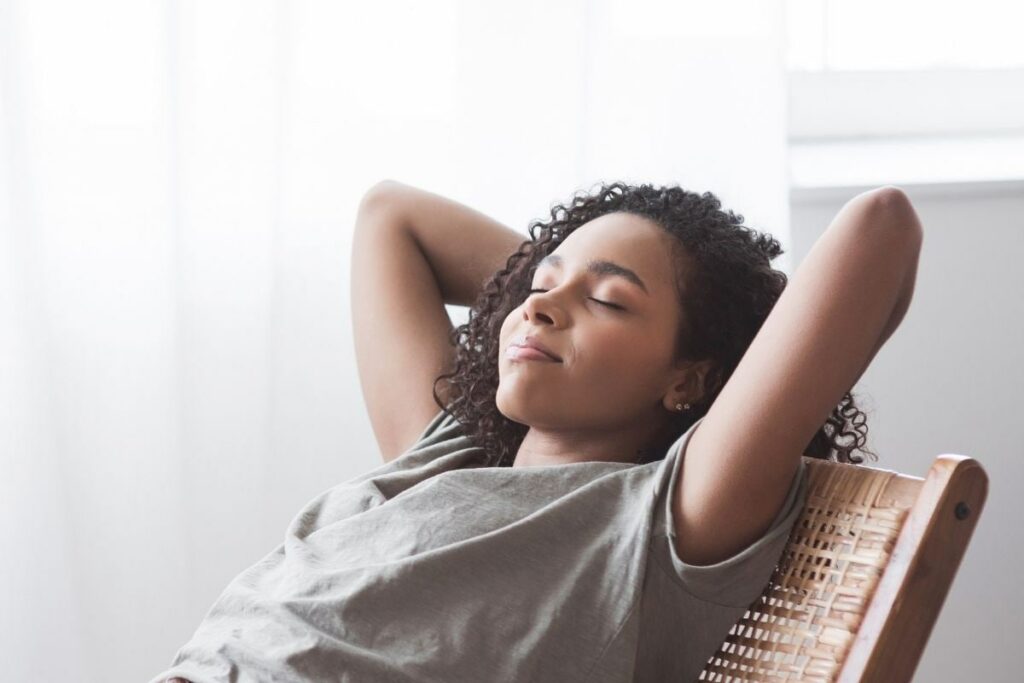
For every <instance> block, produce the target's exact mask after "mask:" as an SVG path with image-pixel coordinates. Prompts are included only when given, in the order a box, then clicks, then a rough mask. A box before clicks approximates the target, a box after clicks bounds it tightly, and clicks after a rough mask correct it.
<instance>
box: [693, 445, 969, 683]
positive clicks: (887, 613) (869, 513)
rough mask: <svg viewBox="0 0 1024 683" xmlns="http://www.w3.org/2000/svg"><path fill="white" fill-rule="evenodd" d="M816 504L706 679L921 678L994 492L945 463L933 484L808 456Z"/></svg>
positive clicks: (958, 458)
mask: <svg viewBox="0 0 1024 683" xmlns="http://www.w3.org/2000/svg"><path fill="white" fill-rule="evenodd" d="M804 460H805V461H806V463H807V465H808V468H809V470H808V475H809V477H808V489H807V493H808V495H807V503H806V505H805V506H804V509H803V511H802V513H801V516H800V518H799V519H798V520H797V521H796V522H795V523H794V525H793V530H792V532H791V533H790V537H789V541H788V543H787V545H786V548H785V550H784V551H783V553H782V556H781V558H780V560H779V564H778V566H777V567H776V569H775V571H774V572H773V574H772V577H771V579H770V581H769V584H768V585H767V586H766V587H765V590H764V592H763V593H762V594H761V596H760V597H759V598H758V599H757V600H755V601H754V602H753V603H752V604H751V605H750V607H749V608H748V609H747V612H746V614H745V615H744V616H743V618H742V619H740V621H739V622H737V624H736V625H735V626H733V628H732V629H731V630H730V631H729V635H728V637H727V638H726V641H725V642H724V643H723V644H722V646H721V647H720V648H719V650H718V652H716V653H715V654H714V655H713V656H712V657H711V659H709V660H708V663H707V664H706V665H705V667H704V671H703V672H702V673H701V675H700V678H699V679H698V680H700V681H721V682H723V683H739V682H741V681H805V682H808V683H818V682H821V683H825V682H826V681H827V682H830V683H831V682H833V681H838V682H841V683H854V682H855V681H862V682H865V683H868V682H870V683H874V682H876V681H885V682H886V683H902V682H904V681H910V679H911V676H913V674H914V670H915V669H916V668H917V663H918V660H919V659H920V657H921V652H922V651H923V650H924V646H925V643H926V642H927V641H928V637H929V635H930V634H931V631H932V627H933V626H934V624H935V620H936V618H937V617H938V614H939V610H940V609H941V608H942V603H943V602H944V601H945V599H946V594H947V593H948V591H949V586H950V584H951V583H952V581H953V576H954V575H955V574H956V571H957V568H958V567H959V565H960V560H961V558H962V557H963V554H964V551H965V550H966V549H967V543H968V541H969V540H970V538H971V534H972V532H973V531H974V526H975V524H976V523H977V521H978V516H979V514H980V513H981V509H982V506H983V504H984V502H985V497H986V494H987V492H988V476H987V475H986V473H985V470H984V469H983V468H982V467H981V465H980V464H979V463H978V462H977V461H976V460H973V459H972V458H968V457H965V456H962V455H940V456H938V457H937V458H936V459H935V462H934V464H933V465H932V467H931V470H930V471H929V472H928V476H927V478H925V479H921V478H920V477H912V476H907V475H904V474H900V473H898V472H893V471H891V470H884V469H878V468H873V467H867V466H865V465H852V464H844V463H837V462H828V461H824V460H819V459H815V458H807V457H806V456H805V457H804Z"/></svg>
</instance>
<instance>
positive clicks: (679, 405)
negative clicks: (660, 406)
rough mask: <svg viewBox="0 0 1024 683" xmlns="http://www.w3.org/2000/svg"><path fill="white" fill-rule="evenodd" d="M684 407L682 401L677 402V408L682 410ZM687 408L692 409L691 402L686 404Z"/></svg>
mask: <svg viewBox="0 0 1024 683" xmlns="http://www.w3.org/2000/svg"><path fill="white" fill-rule="evenodd" d="M682 409H683V404H682V403H677V404H676V410H680V411H681V410H682ZM686 409H687V410H689V409H690V404H689V403H687V404H686Z"/></svg>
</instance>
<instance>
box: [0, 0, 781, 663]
mask: <svg viewBox="0 0 1024 683" xmlns="http://www.w3.org/2000/svg"><path fill="white" fill-rule="evenodd" d="M721 6H727V7H728V8H729V9H728V11H723V10H721V9H717V8H718V7H721ZM736 17H741V18H742V19H735V18H736ZM782 23H783V22H782V15H781V6H780V5H779V4H778V3H775V2H772V3H760V2H755V1H754V0H748V1H746V2H732V3H721V4H720V5H716V8H713V9H708V8H707V7H704V6H703V5H701V4H698V3H696V2H692V3H691V2H684V3H668V2H653V1H651V0H647V1H645V2H635V1H634V2H629V3H627V2H625V1H624V0H620V1H616V2H613V1H611V0H606V1H602V2H584V1H583V0H575V1H566V2H558V3H550V2H541V1H540V0H532V1H528V2H525V3H519V4H517V5H515V6H507V5H500V6H499V5H497V4H494V5H491V4H481V3H472V2H468V1H466V0H450V1H448V2H434V3H419V2H413V1H412V0H407V1H404V2H395V1H391V2H380V3H366V4H363V5H359V6H353V5H350V4H348V3H327V2H300V3H286V2H270V1H268V0H263V1H261V2H244V3H243V2H241V1H234V2H219V3H198V2H181V3H166V4H156V3H131V2H127V1H121V2H111V1H106V2H99V3H90V4H88V5H82V4H80V3H71V2H52V1H51V2H46V1H43V2H35V1H33V2H32V3H29V2H27V1H24V0H23V1H21V2H14V1H9V2H6V3H3V4H0V55H2V59H0V123H2V128H0V181H2V183H0V354H2V355H0V368H2V378H0V408H2V414H0V419H2V425H0V427H2V431H0V438H2V440H3V441H2V443H0V463H2V468H3V469H2V476H0V530H2V533H3V536H2V538H0V541H2V542H3V547H4V548H5V553H4V555H3V558H2V559H0V572H2V574H0V591H2V593H0V604H3V605H4V609H2V610H0V661H3V662H5V666H6V672H7V673H8V675H9V676H10V677H11V678H12V679H13V680H59V679H62V678H73V679H74V680H80V681H97V682H98V681H101V680H103V681H106V680H145V679H146V678H147V677H149V676H152V675H153V674H154V673H155V672H157V671H159V670H161V669H162V668H164V667H165V666H166V665H167V664H169V662H170V660H171V658H172V656H173V655H174V652H175V650H176V649H177V647H178V646H180V645H181V644H182V643H183V642H184V641H185V640H186V639H187V638H188V637H189V635H190V634H191V633H192V631H193V629H194V628H195V626H196V625H197V623H198V621H199V620H200V619H201V618H202V617H203V615H204V614H205V612H206V610H207V609H208V608H209V606H210V604H211V603H212V602H213V600H214V599H215V598H216V596H217V594H218V593H219V592H220V590H221V588H223V586H224V585H225V584H226V583H227V582H228V581H229V580H230V579H231V578H232V577H233V576H234V575H236V574H237V573H238V572H240V571H241V570H243V569H244V568H245V567H247V566H249V565H251V564H252V563H254V562H256V561H257V560H259V559H260V557H262V556H263V555H265V554H266V553H267V552H270V551H271V550H272V549H273V547H274V546H275V545H277V544H278V543H279V542H280V539H282V538H283V532H284V529H285V527H286V526H287V524H288V522H289V521H290V520H291V518H292V515H293V514H294V513H295V511H297V510H298V509H299V507H300V506H301V505H302V504H303V503H304V502H306V501H307V500H308V499H310V498H312V497H313V496H314V495H316V494H317V493H319V492H320V491H322V490H324V489H325V488H327V487H328V486H330V485H332V484H334V483H337V482H340V481H342V480H344V479H347V478H349V477H352V476H355V475H356V474H359V473H361V472H364V471H366V470H367V469H369V468H371V467H374V466H376V465H377V464H378V463H379V457H378V456H377V454H376V446H375V442H374V439H373V435H372V431H371V429H370V425H369V420H368V417H367V415H366V411H365V408H364V406H363V404H362V397H361V392H360V388H359V384H358V377H357V374H356V368H355V358H354V354H353V350H352V344H351V321H350V319H349V315H348V306H349V300H348V272H349V270H348V264H349V262H350V258H351V256H352V255H351V254H350V238H351V235H350V230H351V224H352V218H353V215H354V211H355V207H356V205H357V203H358V200H359V198H360V196H361V194H362V192H363V191H365V190H366V188H367V187H369V186H370V185H371V184H372V183H373V182H375V181H376V180H379V179H380V178H384V177H394V178H399V179H402V180H404V181H406V182H410V183H413V184H416V185H420V186H422V187H426V188H428V189H431V190H433V191H437V192H440V193H442V194H447V195H449V196H453V197H455V198H456V199H459V200H460V201H464V202H466V203H468V204H471V205H473V206H476V207H479V208H480V209H481V210H483V211H485V212H488V213H490V214H492V215H494V216H496V217H497V218H499V219H500V220H503V221H504V222H506V223H508V224H509V225H512V226H513V227H515V228H516V229H519V230H521V231H522V232H523V233H524V237H525V234H526V226H527V223H528V222H529V221H531V220H534V219H538V218H544V217H547V215H548V210H549V208H550V206H551V205H552V204H553V203H555V202H565V201H567V200H568V199H569V198H570V197H571V196H572V194H573V192H574V191H577V190H584V189H588V188H590V187H592V186H593V185H594V184H595V183H597V182H600V181H609V182H610V181H612V180H625V181H629V182H655V183H669V182H674V183H680V184H682V185H683V186H684V187H687V188H688V189H694V190H699V191H704V190H710V191H713V192H715V193H716V194H717V195H718V196H719V197H720V198H721V199H722V201H723V203H724V204H725V206H726V207H727V208H733V209H735V210H737V211H738V212H741V213H742V214H743V215H744V216H745V217H746V218H747V221H748V224H751V225H754V226H756V227H759V228H762V229H765V230H769V231H771V232H773V233H774V234H775V235H777V236H778V237H780V238H781V239H783V240H784V241H785V240H786V239H787V238H788V232H787V223H788V213H787V211H788V209H787V202H786V196H787V195H786V192H787V186H786V173H785V130H784V109H783V107H784V91H783V84H784V74H783V70H782V68H783V65H782V63H781V59H782V49H781V40H782V36H781V28H782ZM463 312H464V311H462V310H460V311H455V312H454V313H455V314H456V315H458V314H460V313H463Z"/></svg>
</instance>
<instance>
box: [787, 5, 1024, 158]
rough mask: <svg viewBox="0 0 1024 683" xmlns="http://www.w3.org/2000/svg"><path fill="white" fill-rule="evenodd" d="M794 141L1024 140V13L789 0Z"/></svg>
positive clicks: (1001, 8) (1014, 8) (1022, 8)
mask: <svg viewBox="0 0 1024 683" xmlns="http://www.w3.org/2000/svg"><path fill="white" fill-rule="evenodd" d="M785 12H786V19H785V21H786V67H787V70H788V73H789V85H790V90H789V135H790V140H791V141H794V142H801V141H804V142H809V141H813V140H821V139H835V138H872V137H890V136H920V135H938V136H969V135H979V134H984V135H992V134H1024V41H1022V40H1020V38H1019V29H1020V27H1021V26H1024V4H1020V3H1017V2H1013V1H1012V0H972V1H971V2H970V3H964V2H953V1H952V0H931V1H927V2H926V1H924V0H902V1H901V2H899V3H892V2H883V1H882V0H857V1H851V0H785Z"/></svg>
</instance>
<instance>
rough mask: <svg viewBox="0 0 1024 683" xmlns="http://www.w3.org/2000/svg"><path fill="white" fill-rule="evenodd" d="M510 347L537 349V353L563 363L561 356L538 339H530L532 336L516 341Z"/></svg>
mask: <svg viewBox="0 0 1024 683" xmlns="http://www.w3.org/2000/svg"><path fill="white" fill-rule="evenodd" d="M510 346H521V347H524V348H527V349H536V350H537V351H540V352H541V353H543V354H544V355H546V356H547V357H548V358H550V359H551V360H554V361H558V362H561V361H562V359H561V357H560V356H558V355H557V354H555V352H554V351H552V350H551V349H549V348H548V347H547V346H545V345H544V344H542V343H541V342H539V341H538V340H537V338H536V337H530V336H526V337H519V338H517V339H516V340H515V341H513V342H512V343H511V344H510Z"/></svg>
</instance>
